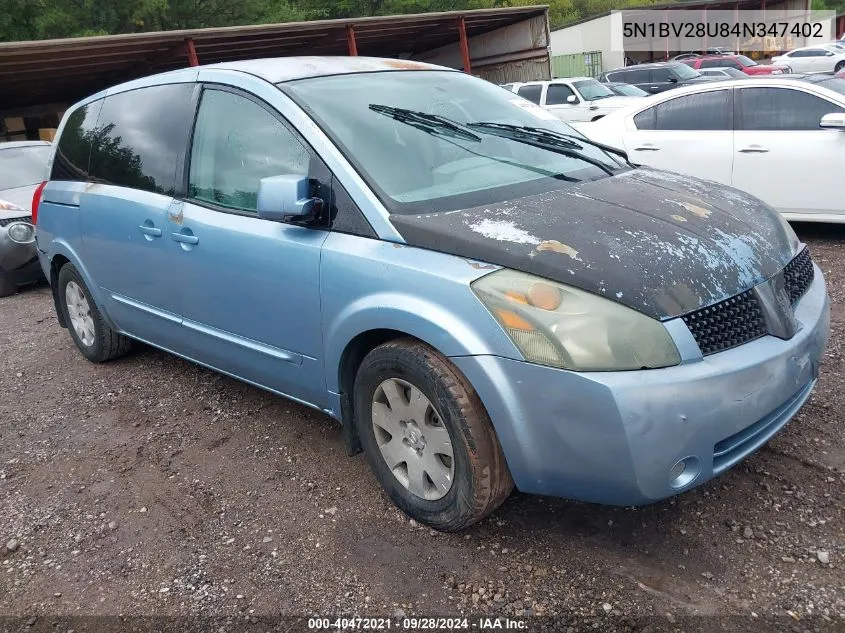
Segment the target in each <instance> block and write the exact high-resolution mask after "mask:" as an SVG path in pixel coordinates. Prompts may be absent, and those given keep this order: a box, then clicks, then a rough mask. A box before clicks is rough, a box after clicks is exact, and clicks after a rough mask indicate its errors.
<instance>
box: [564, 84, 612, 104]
mask: <svg viewBox="0 0 845 633" xmlns="http://www.w3.org/2000/svg"><path fill="white" fill-rule="evenodd" d="M572 85H573V86H575V87H576V88H577V89H578V92H580V93H581V94H582V95H584V98H585V99H586V100H587V101H593V100H595V99H604V98H606V97H612V96H613V92H612V91H611V90H609V89H608V88H607V86H605V85H604V84H600V83H599V82H598V81H596V80H595V79H585V80H584V81H573V82H572Z"/></svg>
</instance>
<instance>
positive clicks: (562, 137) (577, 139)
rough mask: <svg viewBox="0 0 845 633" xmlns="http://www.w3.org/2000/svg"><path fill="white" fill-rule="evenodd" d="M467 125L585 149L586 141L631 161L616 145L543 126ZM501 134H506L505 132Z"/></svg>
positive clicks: (477, 128) (472, 127)
mask: <svg viewBox="0 0 845 633" xmlns="http://www.w3.org/2000/svg"><path fill="white" fill-rule="evenodd" d="M466 126H467V127H468V128H471V129H474V130H481V131H488V132H490V133H493V132H494V131H495V130H501V131H503V132H513V133H515V134H519V135H524V136H526V137H528V136H530V137H532V138H533V137H536V138H542V139H543V140H545V139H556V140H558V141H559V142H561V143H566V144H567V145H569V146H571V147H572V148H573V149H584V146H583V145H582V143H586V144H587V145H592V146H593V147H597V148H599V149H600V150H602V151H604V152H607V153H608V154H615V155H616V156H619V157H620V158H623V159H625V162H627V163H630V161H629V160H628V153H627V152H625V151H623V150H621V149H616V148H615V147H611V146H610V145H605V144H604V143H598V142H597V141H591V140H590V139H588V138H583V137H581V136H575V135H574V134H565V133H563V132H554V131H552V130H548V129H546V128H542V127H531V126H528V125H511V124H509V123H485V122H481V123H467V124H466ZM501 136H504V135H503V134H502V135H501Z"/></svg>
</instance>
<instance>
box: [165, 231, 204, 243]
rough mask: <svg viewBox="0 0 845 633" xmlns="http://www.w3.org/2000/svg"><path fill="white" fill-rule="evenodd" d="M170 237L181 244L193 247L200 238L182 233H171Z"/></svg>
mask: <svg viewBox="0 0 845 633" xmlns="http://www.w3.org/2000/svg"><path fill="white" fill-rule="evenodd" d="M170 237H172V238H173V239H174V240H176V241H177V242H181V243H182V244H190V245H191V246H194V245H196V244H199V243H200V238H198V237H197V236H196V235H185V234H184V233H171V234H170Z"/></svg>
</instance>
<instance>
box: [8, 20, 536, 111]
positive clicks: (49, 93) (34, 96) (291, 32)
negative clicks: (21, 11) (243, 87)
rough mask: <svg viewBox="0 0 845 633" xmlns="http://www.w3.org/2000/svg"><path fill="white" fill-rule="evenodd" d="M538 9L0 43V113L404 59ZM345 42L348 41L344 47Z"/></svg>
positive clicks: (491, 28)
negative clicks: (161, 83)
mask: <svg viewBox="0 0 845 633" xmlns="http://www.w3.org/2000/svg"><path fill="white" fill-rule="evenodd" d="M545 11H546V7H545V6H528V7H507V8H500V9H480V10H472V11H460V12H458V11H450V12H443V13H425V14H414V15H395V16H385V17H370V18H354V19H349V20H319V21H313V22H293V23H284V24H262V25H252V26H235V27H222V28H208V29H190V30H181V31H157V32H151V33H131V34H125V35H107V36H100V37H79V38H69V39H56V40H40V41H32V42H6V43H0V95H2V96H0V109H2V110H10V109H12V108H23V107H27V106H34V105H39V104H45V103H53V102H72V101H75V100H77V99H79V98H82V97H84V96H86V95H89V94H91V93H93V92H96V91H97V90H100V89H102V88H105V87H107V86H110V85H113V84H116V83H120V82H122V81H126V80H128V79H133V78H136V77H141V76H144V75H149V74H152V73H156V72H161V71H165V70H171V69H174V68H179V67H183V66H186V65H188V64H189V63H191V57H192V55H193V51H195V52H196V58H195V60H196V59H198V60H199V62H200V63H203V64H206V63H214V62H223V61H233V60H241V59H250V58H259V57H280V56H285V55H345V54H348V53H349V52H350V50H353V51H354V49H355V48H357V52H358V53H360V54H362V55H371V56H391V57H398V56H402V57H407V56H410V55H413V54H416V53H421V52H424V51H428V50H432V49H435V48H438V47H440V46H445V45H447V44H451V43H455V44H456V46H457V42H458V41H459V24H460V22H461V18H463V23H464V25H465V27H466V34H467V36H469V37H472V36H474V35H480V34H482V33H486V32H489V31H493V30H496V29H498V28H502V27H505V26H508V25H510V24H514V23H516V22H520V21H522V20H526V19H529V18H531V17H534V16H537V15H541V14H543V13H544V12H545ZM350 40H352V41H353V42H354V45H353V46H350Z"/></svg>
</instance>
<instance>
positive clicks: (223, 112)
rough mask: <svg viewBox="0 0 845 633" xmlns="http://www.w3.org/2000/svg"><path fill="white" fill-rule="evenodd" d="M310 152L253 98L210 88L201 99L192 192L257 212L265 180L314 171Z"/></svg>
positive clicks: (195, 196) (201, 198)
mask: <svg viewBox="0 0 845 633" xmlns="http://www.w3.org/2000/svg"><path fill="white" fill-rule="evenodd" d="M310 162H311V154H310V152H309V150H308V149H306V147H305V146H304V145H303V144H302V143H301V142H300V141H299V139H298V138H297V137H296V136H295V135H294V133H293V132H292V131H291V130H290V128H288V126H287V125H285V124H284V123H282V121H281V120H279V119H278V118H277V117H276V116H275V115H273V114H271V113H270V111H269V110H266V109H265V108H264V107H262V106H260V105H258V104H257V103H255V102H254V101H251V100H250V99H247V98H246V97H242V96H240V95H236V94H232V93H231V92H224V91H222V90H206V91H205V92H204V93H203V96H202V101H201V102H200V109H199V115H198V116H197V122H196V129H195V130H194V141H193V147H192V149H191V168H190V175H189V179H188V196H189V197H191V198H193V199H195V200H198V201H202V202H209V203H212V204H215V205H217V206H221V207H226V208H229V209H235V210H238V211H250V212H255V211H256V209H257V203H258V184H259V182H260V181H261V179H262V178H267V177H269V176H280V175H283V174H302V175H308V174H309V167H310Z"/></svg>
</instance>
